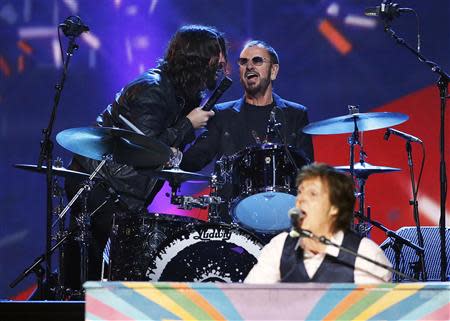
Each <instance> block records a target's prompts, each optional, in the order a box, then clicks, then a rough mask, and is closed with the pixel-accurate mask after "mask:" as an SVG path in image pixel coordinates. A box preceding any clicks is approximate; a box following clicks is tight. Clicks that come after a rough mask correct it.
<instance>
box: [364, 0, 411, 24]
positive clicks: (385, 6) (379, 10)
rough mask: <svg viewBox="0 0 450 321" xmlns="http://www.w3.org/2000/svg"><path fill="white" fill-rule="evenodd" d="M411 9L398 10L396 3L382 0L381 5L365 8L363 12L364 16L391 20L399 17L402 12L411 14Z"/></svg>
mask: <svg viewBox="0 0 450 321" xmlns="http://www.w3.org/2000/svg"><path fill="white" fill-rule="evenodd" d="M411 11H413V9H411V8H399V7H398V4H397V3H392V2H390V1H387V0H384V1H383V2H382V3H381V5H379V6H376V7H374V8H373V7H372V8H366V9H365V10H364V15H366V16H369V17H381V18H386V19H388V20H392V19H394V18H395V17H398V16H400V13H402V12H411Z"/></svg>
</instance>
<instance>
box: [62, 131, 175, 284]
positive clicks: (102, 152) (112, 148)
mask: <svg viewBox="0 0 450 321" xmlns="http://www.w3.org/2000/svg"><path fill="white" fill-rule="evenodd" d="M56 140H57V141H58V143H59V144H60V145H61V146H63V147H64V148H66V149H68V150H70V151H71V152H73V153H76V154H79V155H82V156H85V157H88V158H91V159H95V160H101V161H100V163H99V164H98V165H97V167H96V168H95V170H94V171H93V172H92V174H90V176H89V178H88V179H87V180H85V181H84V182H83V184H82V186H81V188H80V189H79V190H78V191H77V193H76V194H75V196H74V197H73V198H72V199H71V200H70V201H69V202H68V204H67V205H66V207H65V208H64V209H63V211H62V212H61V213H60V215H59V220H61V219H62V218H63V217H64V215H65V214H66V213H67V211H68V210H69V209H70V208H71V206H72V205H73V204H74V202H75V201H76V200H77V199H78V198H79V197H81V198H82V210H81V213H80V215H79V217H77V218H76V221H77V223H78V224H77V225H78V228H79V233H78V235H77V237H76V238H75V240H77V241H78V242H79V243H80V257H81V261H80V282H81V284H83V283H84V282H85V281H87V280H88V263H89V258H88V251H89V241H90V237H91V236H90V225H91V221H90V217H91V216H92V215H94V214H95V213H96V212H97V210H99V209H100V208H101V207H102V206H103V205H104V204H106V203H107V202H108V200H105V201H104V202H103V203H102V204H101V205H100V206H99V207H98V208H97V209H95V210H94V211H93V212H92V213H89V211H88V207H87V206H88V205H87V203H88V201H87V199H88V192H89V191H90V190H91V189H92V188H93V186H94V185H93V184H94V181H93V179H94V177H96V175H97V174H98V172H99V171H100V170H101V168H102V167H103V166H104V165H105V164H106V162H110V161H113V160H114V161H115V162H119V163H123V164H127V165H134V166H161V165H162V164H163V163H165V162H167V161H168V160H169V156H170V155H171V151H170V148H169V147H168V146H166V145H164V144H163V143H161V142H159V141H157V140H155V139H153V138H150V137H147V136H144V135H141V134H138V133H134V132H131V131H128V130H123V129H118V128H108V127H94V128H88V127H86V128H83V127H82V128H72V129H66V130H64V131H62V132H60V133H59V134H58V135H57V136H56ZM116 196H117V195H116ZM117 201H119V202H120V199H119V198H118V196H117ZM55 223H56V222H55Z"/></svg>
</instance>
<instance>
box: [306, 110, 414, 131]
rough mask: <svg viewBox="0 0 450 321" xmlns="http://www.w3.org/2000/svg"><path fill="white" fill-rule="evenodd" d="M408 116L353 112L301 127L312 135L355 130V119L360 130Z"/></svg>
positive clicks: (374, 127)
mask: <svg viewBox="0 0 450 321" xmlns="http://www.w3.org/2000/svg"><path fill="white" fill-rule="evenodd" d="M408 118H409V117H408V116H407V115H405V114H401V113H391V112H375V113H355V114H351V115H345V116H339V117H334V118H329V119H325V120H321V121H317V122H314V123H311V124H309V125H307V126H305V127H304V128H303V132H304V133H306V134H313V135H329V134H344V133H352V132H353V131H354V130H355V121H356V125H357V126H358V131H361V132H362V131H368V130H374V129H380V128H386V127H391V126H395V125H398V124H401V123H403V122H405V121H407V120H408Z"/></svg>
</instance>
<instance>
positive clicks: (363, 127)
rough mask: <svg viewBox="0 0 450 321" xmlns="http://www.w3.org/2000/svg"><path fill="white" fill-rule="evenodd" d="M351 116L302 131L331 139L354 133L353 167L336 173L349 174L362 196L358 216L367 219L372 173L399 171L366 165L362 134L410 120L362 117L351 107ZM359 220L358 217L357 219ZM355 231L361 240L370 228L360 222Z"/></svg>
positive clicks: (394, 115) (381, 115) (374, 115)
mask: <svg viewBox="0 0 450 321" xmlns="http://www.w3.org/2000/svg"><path fill="white" fill-rule="evenodd" d="M348 110H349V114H348V115H346V116H340V117H334V118H329V119H325V120H322V121H318V122H315V123H311V124H309V125H307V126H305V127H304V128H303V132H305V133H307V134H316V135H328V134H343V133H351V136H350V137H349V138H348V144H349V145H350V165H349V166H348V167H345V166H339V167H338V168H336V169H339V170H344V171H348V172H349V173H350V175H351V176H352V178H353V180H356V184H355V185H357V193H358V194H357V195H358V196H359V197H358V199H359V213H360V216H363V217H367V218H368V219H370V217H368V216H367V215H370V211H369V212H368V213H365V204H364V202H365V184H366V180H367V178H368V176H369V175H370V174H373V173H383V172H392V171H396V170H399V169H393V168H388V167H381V166H377V167H376V168H374V167H372V166H371V165H370V164H367V163H365V158H366V157H367V154H366V153H365V152H364V148H363V144H362V143H361V142H360V140H359V132H364V131H368V130H374V129H380V128H385V127H390V126H394V125H398V124H401V123H403V122H405V121H406V120H408V118H409V117H408V116H407V115H404V114H401V113H391V112H375V113H360V112H359V108H358V107H356V106H352V105H349V106H348ZM355 145H358V146H360V151H359V165H358V164H355ZM355 218H356V217H355ZM353 227H354V229H355V230H356V231H357V232H358V233H359V234H360V235H362V236H368V234H369V231H370V225H369V224H367V223H366V222H363V221H362V220H361V219H358V222H357V223H356V224H355V225H354V226H353Z"/></svg>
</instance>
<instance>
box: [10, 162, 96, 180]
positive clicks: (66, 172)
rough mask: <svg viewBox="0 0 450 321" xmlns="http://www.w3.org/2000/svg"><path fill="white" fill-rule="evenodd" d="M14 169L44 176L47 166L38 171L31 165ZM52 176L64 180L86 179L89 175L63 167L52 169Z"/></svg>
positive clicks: (22, 165)
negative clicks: (71, 178) (73, 178)
mask: <svg viewBox="0 0 450 321" xmlns="http://www.w3.org/2000/svg"><path fill="white" fill-rule="evenodd" d="M14 167H15V168H18V169H23V170H26V171H30V172H34V173H41V174H45V173H46V172H47V166H42V167H41V169H38V166H37V165H31V164H15V165H14ZM52 171H53V174H55V175H56V176H61V177H64V178H67V177H78V178H80V177H81V178H88V177H89V174H87V173H83V172H77V171H73V170H70V169H67V168H65V167H56V166H53V167H52Z"/></svg>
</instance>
